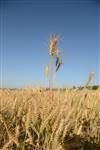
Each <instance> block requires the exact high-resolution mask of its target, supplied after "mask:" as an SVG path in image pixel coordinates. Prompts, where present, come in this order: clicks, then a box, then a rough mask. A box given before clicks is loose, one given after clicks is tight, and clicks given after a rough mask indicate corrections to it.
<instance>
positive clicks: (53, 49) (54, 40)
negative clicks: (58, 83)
mask: <svg viewBox="0 0 100 150" xmlns="http://www.w3.org/2000/svg"><path fill="white" fill-rule="evenodd" d="M57 44H58V37H57V36H55V35H52V37H51V39H50V41H49V56H50V62H49V67H48V69H47V66H46V67H45V76H46V77H48V76H49V89H50V91H52V89H53V87H54V81H55V78H56V72H57V71H58V69H59V68H60V66H61V64H62V60H61V59H60V55H59V51H58V49H57ZM55 58H56V63H55V62H54V60H55Z"/></svg>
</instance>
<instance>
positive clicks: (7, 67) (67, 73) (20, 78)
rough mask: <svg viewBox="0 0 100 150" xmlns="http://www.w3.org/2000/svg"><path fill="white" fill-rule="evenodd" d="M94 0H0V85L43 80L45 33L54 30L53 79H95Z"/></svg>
mask: <svg viewBox="0 0 100 150" xmlns="http://www.w3.org/2000/svg"><path fill="white" fill-rule="evenodd" d="M99 26H100V3H99V0H0V70H1V73H0V78H1V80H0V82H1V83H0V86H1V87H24V86H30V85H46V84H47V80H46V79H45V77H44V66H45V65H46V64H48V63H49V54H48V41H49V38H50V35H52V34H56V35H58V36H59V35H60V40H59V44H58V48H59V49H62V51H63V65H62V67H61V68H60V69H59V71H58V72H57V78H56V85H58V86H73V85H76V86H77V85H84V83H85V81H86V79H87V77H88V74H89V73H90V72H91V71H94V72H95V78H94V80H93V81H92V84H100V79H99V77H100V66H99V65H100V38H99V35H100V28H99Z"/></svg>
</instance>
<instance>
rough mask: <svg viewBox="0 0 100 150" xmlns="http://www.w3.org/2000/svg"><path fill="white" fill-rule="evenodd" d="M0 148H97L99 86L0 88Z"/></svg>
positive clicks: (99, 141)
mask: <svg viewBox="0 0 100 150" xmlns="http://www.w3.org/2000/svg"><path fill="white" fill-rule="evenodd" d="M0 149H1V150H75V149H76V150H100V89H97V90H88V89H83V90H76V89H72V90H71V89H66V90H65V91H61V90H57V91H53V92H52V93H50V91H46V90H43V89H39V88H27V89H20V90H17V89H15V90H14V89H12V90H11V89H0Z"/></svg>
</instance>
